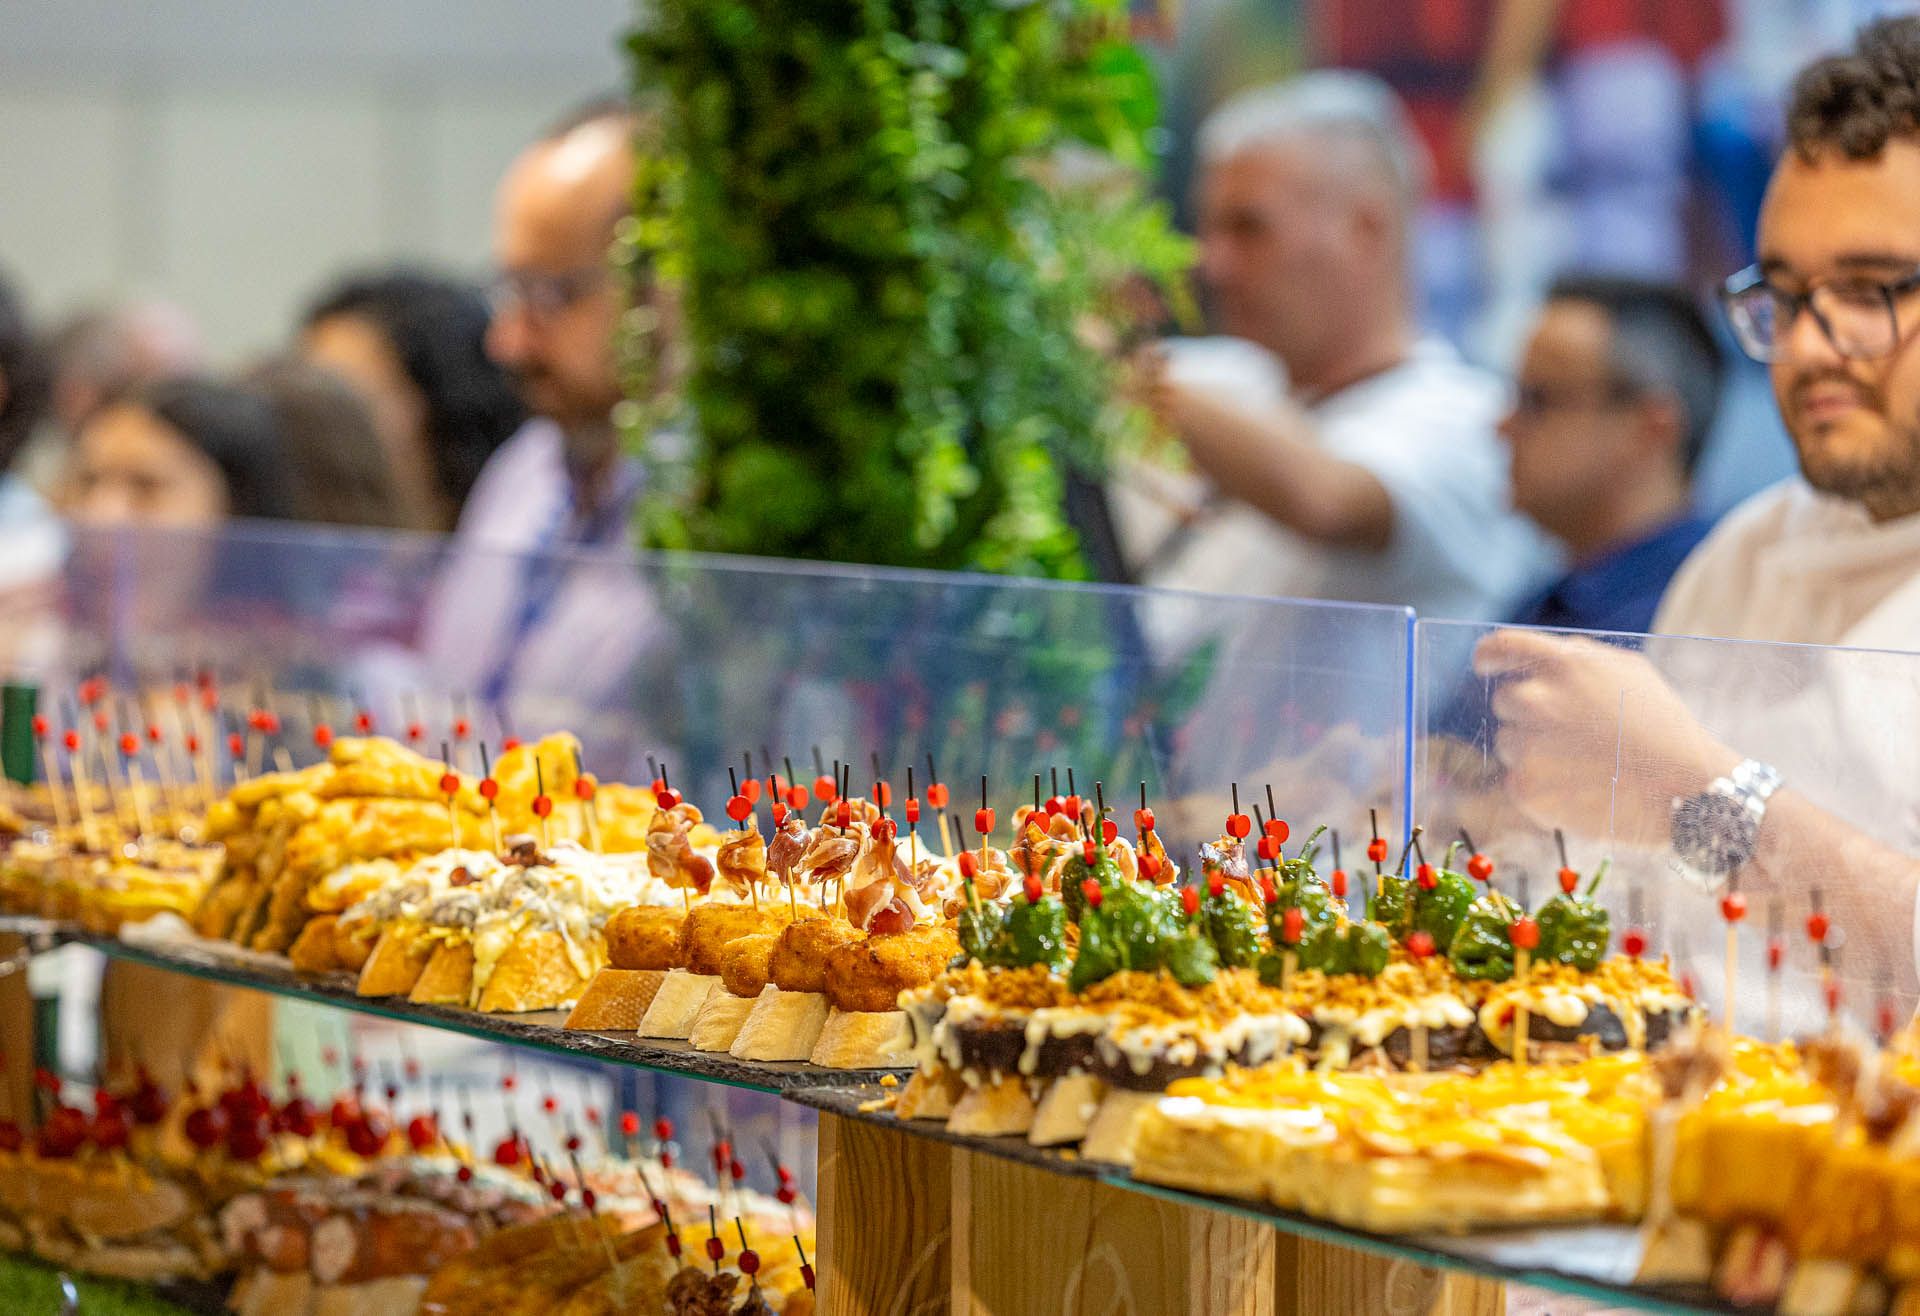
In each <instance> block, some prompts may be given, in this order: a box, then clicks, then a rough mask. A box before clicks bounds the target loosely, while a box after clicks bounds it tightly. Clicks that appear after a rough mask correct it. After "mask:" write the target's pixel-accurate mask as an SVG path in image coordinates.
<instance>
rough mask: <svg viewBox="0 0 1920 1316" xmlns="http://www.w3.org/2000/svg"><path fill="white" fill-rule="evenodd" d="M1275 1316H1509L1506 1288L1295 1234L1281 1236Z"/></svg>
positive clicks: (1475, 1277) (1492, 1281)
mask: <svg viewBox="0 0 1920 1316" xmlns="http://www.w3.org/2000/svg"><path fill="white" fill-rule="evenodd" d="M1277 1250H1278V1261H1277V1270H1278V1276H1279V1286H1278V1289H1277V1291H1276V1293H1275V1299H1274V1316H1320V1314H1321V1313H1324V1312H1347V1311H1351V1312H1362V1311H1364V1312H1378V1313H1380V1316H1504V1314H1505V1312H1506V1310H1507V1297H1506V1287H1505V1286H1504V1285H1502V1284H1500V1283H1499V1282H1497V1281H1495V1280H1489V1279H1482V1278H1480V1277H1479V1276H1476V1275H1466V1274H1459V1273H1453V1272H1447V1271H1440V1270H1433V1269H1431V1268H1429V1267H1426V1266H1422V1265H1419V1264H1417V1263H1415V1262H1412V1261H1407V1260H1403V1259H1400V1258H1395V1257H1383V1256H1379V1255H1376V1254H1374V1253H1371V1252H1362V1251H1360V1250H1359V1249H1357V1248H1350V1247H1340V1246H1338V1245H1336V1244H1332V1243H1321V1242H1317V1241H1315V1240H1313V1239H1308V1238H1300V1237H1298V1236H1296V1235H1293V1234H1286V1233H1280V1234H1278V1235H1277Z"/></svg>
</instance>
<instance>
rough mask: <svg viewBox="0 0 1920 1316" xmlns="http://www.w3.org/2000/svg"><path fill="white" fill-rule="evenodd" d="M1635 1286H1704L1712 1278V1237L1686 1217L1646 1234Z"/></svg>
mask: <svg viewBox="0 0 1920 1316" xmlns="http://www.w3.org/2000/svg"><path fill="white" fill-rule="evenodd" d="M1646 1233H1647V1236H1646V1239H1645V1241H1644V1242H1643V1243H1642V1244H1641V1252H1640V1268H1639V1270H1638V1271H1636V1272H1635V1274H1634V1277H1633V1278H1634V1282H1635V1283H1636V1284H1706V1283H1708V1282H1710V1281H1711V1280H1712V1278H1713V1236H1712V1234H1711V1233H1710V1232H1709V1231H1708V1229H1707V1226H1706V1225H1705V1224H1704V1223H1703V1222H1702V1221H1699V1220H1695V1219H1693V1218H1691V1217H1689V1216H1673V1217H1670V1218H1669V1219H1668V1220H1667V1221H1666V1222H1665V1223H1663V1224H1659V1225H1654V1226H1651V1227H1649V1228H1648V1230H1647V1231H1646Z"/></svg>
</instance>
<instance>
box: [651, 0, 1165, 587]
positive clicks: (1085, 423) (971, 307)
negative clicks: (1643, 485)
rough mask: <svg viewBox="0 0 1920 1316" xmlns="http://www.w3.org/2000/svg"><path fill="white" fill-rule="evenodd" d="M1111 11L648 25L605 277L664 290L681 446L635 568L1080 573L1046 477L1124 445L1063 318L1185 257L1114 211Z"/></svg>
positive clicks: (1146, 222) (1145, 81) (1149, 92)
mask: <svg viewBox="0 0 1920 1316" xmlns="http://www.w3.org/2000/svg"><path fill="white" fill-rule="evenodd" d="M1122 22H1123V14H1122V7H1121V6H1120V5H1118V4H1115V3H1113V0H1056V2H1055V3H1025V4H1022V3H1017V2H1016V3H1006V2H1004V0H1001V2H993V0H917V2H914V0H865V2H858V0H847V2H839V0H654V3H653V4H651V5H650V6H649V10H648V16H647V18H646V19H645V21H644V22H643V23H642V24H641V26H640V27H639V28H638V29H637V30H636V31H635V32H634V34H633V36H632V38H631V42H630V45H631V50H632V54H633V61H634V70H635V77H636V82H637V85H638V87H639V88H640V90H641V93H642V95H643V98H649V99H657V100H658V102H659V104H660V106H661V111H662V122H661V137H662V143H661V145H662V148H663V149H661V150H658V151H649V152H648V153H647V155H646V159H645V160H644V162H643V164H642V176H641V178H640V180H639V189H638V190H639V194H640V203H639V210H638V213H637V222H636V224H635V225H634V226H633V230H632V231H633V233H634V235H635V237H634V250H633V251H632V253H631V255H632V258H633V259H634V260H635V261H636V262H638V263H641V264H643V265H649V266H651V267H652V268H653V269H654V270H656V271H657V273H658V276H659V277H661V278H662V279H664V280H666V281H667V282H668V283H670V284H674V285H677V286H678V288H679V291H680V294H681V296H682V298H683V302H684V311H685V317H686V323H687V326H688V329H687V332H688V336H689V349H690V357H691V373H690V376H689V378H688V379H687V381H686V384H685V388H686V401H687V402H688V403H689V404H690V406H689V408H688V415H689V417H690V424H691V427H692V429H693V431H694V435H695V440H694V442H693V443H692V444H691V445H690V446H689V447H688V449H687V451H686V453H685V454H684V455H681V456H678V457H676V458H674V459H673V464H672V465H671V467H669V465H668V460H667V456H666V454H665V453H664V452H663V451H661V450H662V449H664V448H665V446H666V445H649V444H647V443H646V440H645V438H644V436H641V437H640V438H639V439H638V443H639V446H640V447H641V450H642V451H643V453H647V454H648V455H649V456H650V457H651V458H652V460H653V462H654V465H655V467H656V469H655V471H654V476H655V478H654V481H653V483H652V485H651V487H650V495H649V497H648V498H647V500H646V501H645V503H644V505H643V508H642V513H641V515H642V527H641V530H642V535H643V538H644V539H645V540H646V541H647V542H649V543H650V544H654V545H659V546H666V547H686V548H696V549H706V550H714V551H720V552H734V553H755V554H765V555H770V556H776V557H810V558H828V559H836V560H842V561H851V562H874V563H891V564H898V565H908V566H923V567H936V568H975V569H984V570H991V571H1006V572H1021V573H1032V574H1044V575H1075V574H1079V573H1080V571H1081V562H1080V556H1079V552H1078V547H1077V544H1076V542H1075V538H1074V535H1073V532H1072V530H1071V529H1070V527H1069V526H1068V525H1067V524H1066V522H1065V520H1064V518H1063V516H1062V513H1061V484H1062V476H1061V466H1062V463H1063V461H1068V460H1077V461H1082V462H1085V463H1087V464H1088V465H1089V466H1092V465H1095V464H1097V463H1098V462H1099V461H1100V460H1101V458H1102V456H1103V455H1104V454H1105V453H1106V452H1108V451H1109V450H1110V449H1111V448H1112V446H1113V445H1114V444H1115V443H1116V442H1118V441H1119V439H1120V438H1121V436H1123V435H1124V434H1126V433H1127V432H1128V431H1129V428H1130V426H1131V424H1132V418H1131V417H1130V416H1129V415H1128V413H1127V412H1126V411H1125V410H1124V409H1123V408H1120V407H1118V406H1116V404H1115V403H1114V402H1113V400H1112V399H1113V391H1114V390H1113V384H1114V380H1113V370H1114V367H1113V366H1112V364H1111V363H1110V362H1109V361H1108V360H1107V359H1106V358H1105V357H1104V356H1103V355H1102V354H1101V353H1100V352H1099V351H1098V350H1096V348H1095V347H1094V346H1092V345H1091V343H1090V341H1088V340H1089V337H1090V335H1089V333H1088V327H1089V324H1090V323H1102V322H1105V321H1108V320H1110V319H1111V318H1112V316H1111V312H1112V309H1113V308H1112V306H1111V305H1110V304H1109V302H1110V301H1111V296H1110V295H1111V294H1112V292H1113V291H1114V289H1115V288H1116V287H1117V285H1118V283H1119V282H1120V280H1121V279H1122V278H1124V277H1125V276H1127V275H1129V274H1132V273H1135V272H1145V273H1147V274H1149V275H1164V274H1167V273H1169V272H1171V271H1173V270H1175V269H1177V268H1178V267H1179V266H1180V265H1181V264H1182V263H1183V262H1184V259H1185V250H1184V246H1183V244H1182V243H1181V242H1180V241H1179V240H1178V239H1177V238H1174V237H1173V236H1172V235H1171V233H1170V231H1169V230H1168V228H1167V224H1166V218H1165V215H1164V213H1163V212H1162V211H1161V210H1160V209H1159V208H1158V207H1151V206H1146V205H1144V204H1143V203H1141V202H1140V201H1139V200H1138V199H1137V195H1138V191H1139V189H1138V187H1137V186H1125V187H1122V188H1120V189H1118V191H1117V193H1116V189H1114V188H1113V187H1111V186H1109V187H1106V188H1101V189H1094V188H1076V187H1074V186H1071V185H1068V184H1066V183H1063V182H1062V181H1061V175H1060V171H1059V168H1058V165H1059V162H1060V160H1061V159H1062V155H1063V150H1064V149H1065V148H1068V147H1069V146H1071V145H1073V144H1076V143H1077V144H1082V145H1084V146H1087V147H1091V148H1093V149H1094V150H1095V151H1097V152H1098V158H1099V159H1101V160H1102V161H1105V162H1107V164H1108V168H1107V177H1108V178H1109V179H1111V178H1112V177H1113V176H1114V175H1115V174H1116V172H1118V173H1120V176H1121V177H1122V178H1125V177H1127V175H1126V174H1125V173H1124V172H1123V171H1125V170H1129V169H1133V170H1137V169H1139V168H1141V167H1142V166H1144V165H1145V164H1146V163H1147V152H1146V149H1145V146H1144V142H1145V135H1146V132H1147V131H1148V129H1149V128H1150V127H1151V124H1152V120H1153V116H1154V108H1155V107H1154V99H1153V88H1152V81H1151V78H1150V76H1149V75H1148V72H1147V70H1146V68H1145V66H1144V64H1143V62H1142V61H1141V59H1140V56H1139V55H1138V53H1137V52H1136V51H1134V50H1133V49H1132V48H1131V47H1130V46H1129V45H1128V44H1127V43H1126V42H1125V40H1124V39H1123V31H1124V29H1123V27H1122V26H1121V24H1122Z"/></svg>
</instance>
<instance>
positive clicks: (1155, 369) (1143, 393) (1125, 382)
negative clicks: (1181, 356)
mask: <svg viewBox="0 0 1920 1316" xmlns="http://www.w3.org/2000/svg"><path fill="white" fill-rule="evenodd" d="M1172 388H1173V383H1172V381H1171V379H1170V378H1169V372H1168V370H1167V349H1166V348H1165V347H1163V346H1161V345H1160V344H1159V343H1146V344H1144V345H1142V346H1140V347H1136V348H1135V349H1134V350H1133V351H1132V353H1130V354H1129V355H1128V357H1127V360H1126V365H1125V368H1124V369H1123V371H1122V375H1121V390H1122V392H1123V393H1124V394H1125V396H1126V399H1127V401H1129V402H1131V403H1133V404H1134V405H1135V406H1139V407H1144V408H1146V409H1147V410H1148V411H1151V412H1152V413H1153V414H1154V415H1155V416H1156V417H1157V418H1159V419H1160V420H1161V421H1162V423H1165V420H1166V415H1165V408H1166V406H1167V404H1168V401H1169V394H1170V390H1171V389H1172Z"/></svg>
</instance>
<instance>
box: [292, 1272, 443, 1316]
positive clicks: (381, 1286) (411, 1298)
mask: <svg viewBox="0 0 1920 1316" xmlns="http://www.w3.org/2000/svg"><path fill="white" fill-rule="evenodd" d="M426 1291H427V1280H426V1277H425V1276H424V1275H395V1276H392V1277H390V1278H388V1279H370V1280H366V1281H363V1282H362V1283H359V1284H322V1285H320V1286H319V1287H318V1288H316V1289H315V1290H314V1291H313V1307H312V1316H415V1313H417V1312H418V1311H419V1310H420V1295H421V1294H422V1293H425V1292H426ZM274 1316H284V1314H283V1313H278V1312H276V1313H274Z"/></svg>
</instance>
